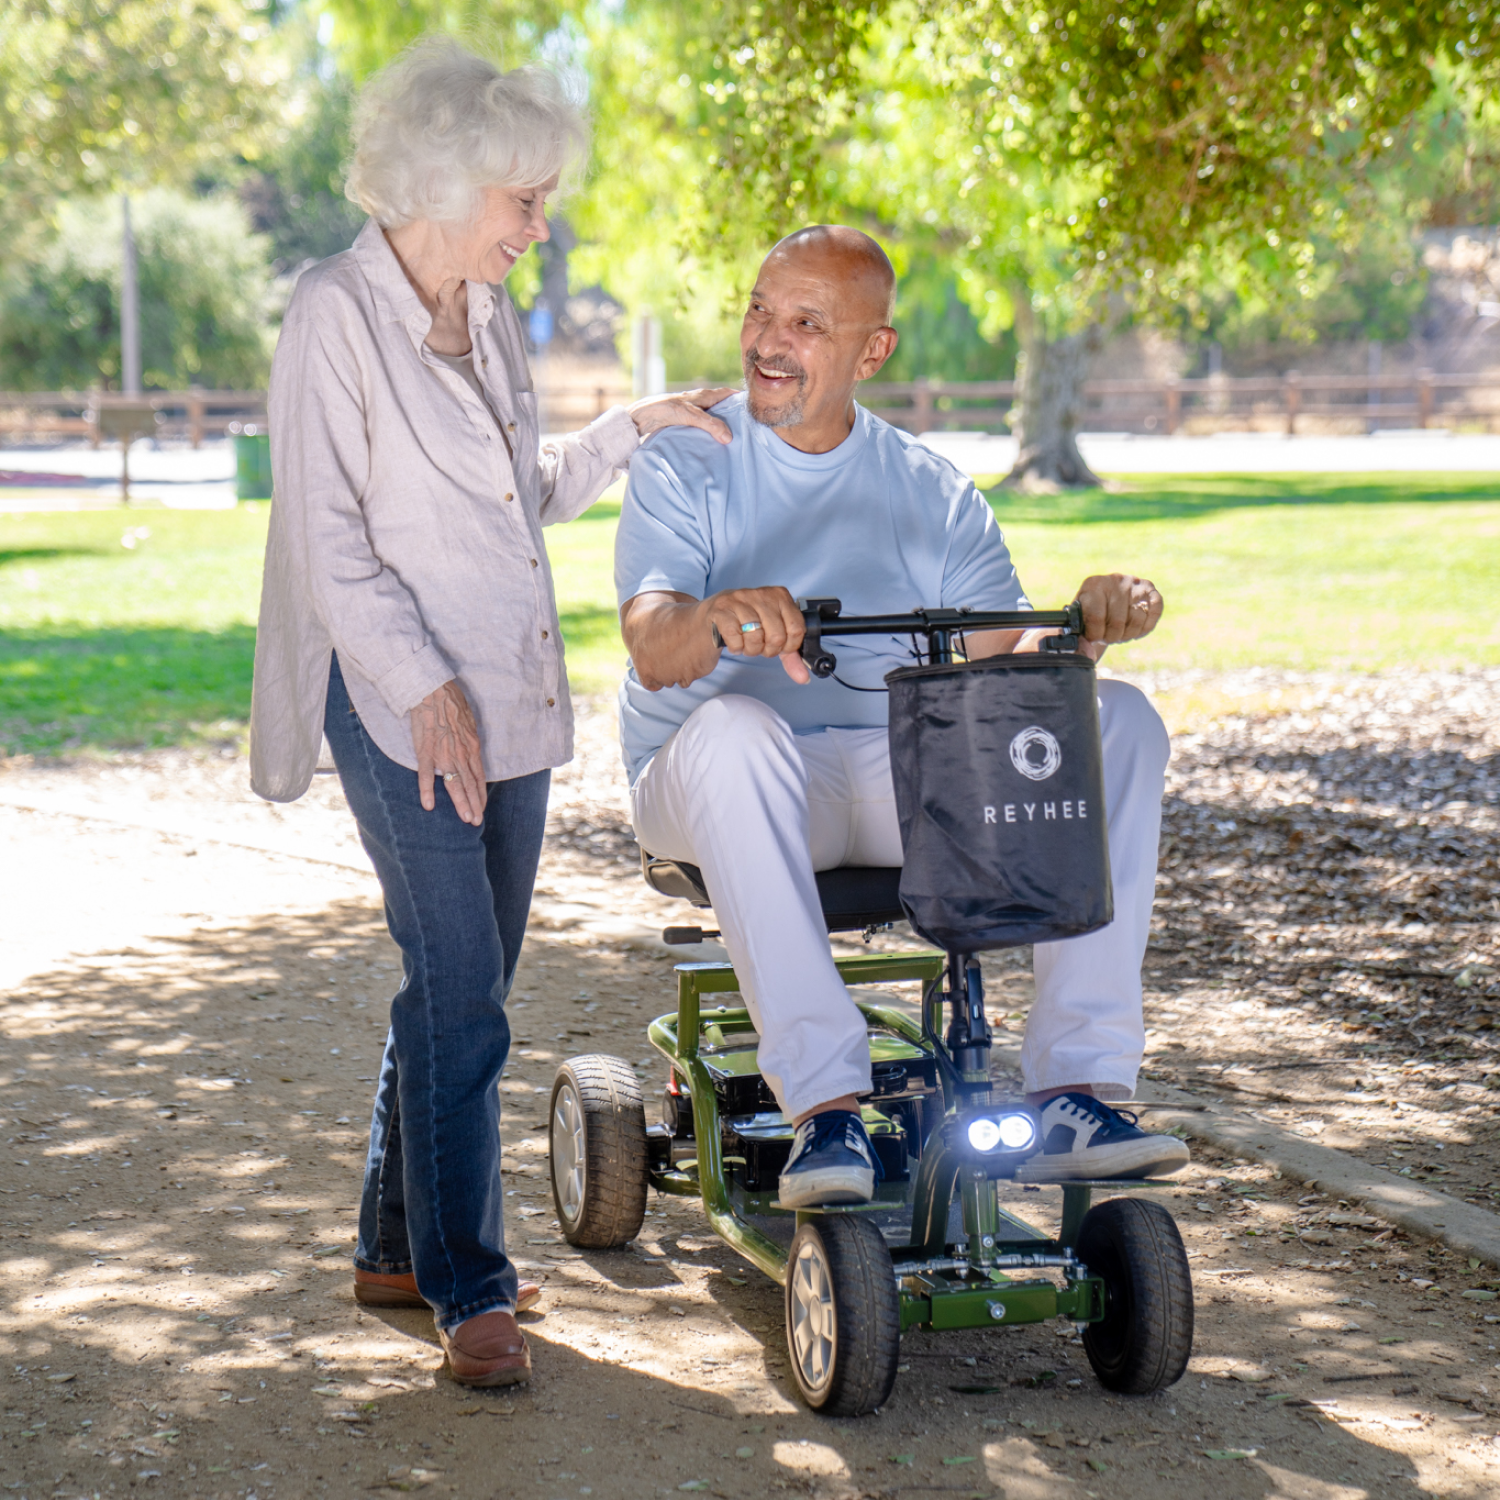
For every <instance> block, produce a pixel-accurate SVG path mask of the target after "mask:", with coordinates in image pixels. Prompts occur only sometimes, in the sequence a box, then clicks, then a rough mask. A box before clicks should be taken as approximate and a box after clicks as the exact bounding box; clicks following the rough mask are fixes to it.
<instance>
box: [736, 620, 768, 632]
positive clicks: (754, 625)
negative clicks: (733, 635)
mask: <svg viewBox="0 0 1500 1500" xmlns="http://www.w3.org/2000/svg"><path fill="white" fill-rule="evenodd" d="M763 628H764V627H763V626H762V625H761V623H760V621H759V620H746V621H745V623H744V624H743V625H741V626H740V634H741V635H749V634H750V633H751V632H752V631H755V630H761V629H763Z"/></svg>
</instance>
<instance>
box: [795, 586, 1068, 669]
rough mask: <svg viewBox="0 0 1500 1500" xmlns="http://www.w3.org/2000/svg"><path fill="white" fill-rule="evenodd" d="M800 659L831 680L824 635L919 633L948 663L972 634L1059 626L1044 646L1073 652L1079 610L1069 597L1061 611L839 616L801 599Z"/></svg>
mask: <svg viewBox="0 0 1500 1500" xmlns="http://www.w3.org/2000/svg"><path fill="white" fill-rule="evenodd" d="M798 607H799V608H800V609H801V611H802V624H803V636H802V649H801V656H802V660H803V661H805V662H806V663H807V667H808V670H809V671H810V672H811V673H812V674H813V676H814V677H831V676H832V675H833V673H834V670H835V669H836V668H837V666H838V658H837V657H836V656H834V654H833V653H832V652H831V651H829V650H828V649H827V648H826V647H825V646H824V645H823V637H824V636H825V635H925V636H926V637H927V655H928V658H929V660H932V661H951V660H952V640H953V637H954V636H955V635H964V634H967V633H968V632H970V631H975V630H1038V629H1047V628H1049V627H1060V629H1061V632H1062V633H1061V634H1060V635H1057V636H1053V637H1050V638H1049V639H1048V640H1047V641H1046V642H1044V646H1045V648H1046V649H1048V650H1052V651H1076V650H1077V649H1078V638H1079V637H1080V636H1081V635H1082V634H1083V606H1082V605H1081V604H1079V602H1078V601H1077V600H1076V599H1075V600H1074V601H1073V602H1072V603H1071V604H1070V605H1068V607H1067V608H1066V609H1052V610H1046V609H1036V610H1015V609H1013V610H983V609H916V610H913V611H912V612H911V613H910V614H904V615H845V614H844V613H843V604H842V602H841V601H840V600H838V599H801V600H799V601H798Z"/></svg>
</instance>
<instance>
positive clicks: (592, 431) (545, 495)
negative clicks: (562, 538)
mask: <svg viewBox="0 0 1500 1500" xmlns="http://www.w3.org/2000/svg"><path fill="white" fill-rule="evenodd" d="M640 443H641V439H640V434H639V433H638V432H637V431H636V426H635V422H634V421H633V420H632V419H631V416H630V413H629V412H628V411H626V410H625V408H624V407H623V406H613V407H611V408H610V409H609V410H608V411H607V412H605V413H604V414H603V415H602V416H599V417H596V418H595V419H594V420H593V421H592V422H590V423H589V425H588V426H587V427H585V428H583V429H582V430H581V431H579V432H571V433H569V434H568V435H567V436H566V437H560V438H549V439H548V440H547V442H545V443H543V444H542V452H541V463H540V467H541V493H542V498H541V505H540V508H539V513H540V516H541V521H542V525H544V526H555V525H557V524H558V522H560V521H571V520H573V518H574V517H575V516H580V515H582V514H583V512H584V511H586V510H587V509H588V508H589V506H591V505H592V504H593V503H594V501H595V500H597V499H598V498H599V496H600V494H601V493H602V492H603V491H604V489H605V488H606V487H607V486H608V485H609V483H610V481H611V480H612V479H613V478H614V477H615V475H617V474H619V473H620V472H621V471H622V470H624V469H627V468H629V467H630V460H631V457H632V456H633V455H634V453H635V450H636V449H637V448H638V447H640Z"/></svg>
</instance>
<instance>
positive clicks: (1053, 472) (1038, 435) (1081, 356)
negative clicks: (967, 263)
mask: <svg viewBox="0 0 1500 1500" xmlns="http://www.w3.org/2000/svg"><path fill="white" fill-rule="evenodd" d="M1016 303H1017V314H1018V316H1017V332H1018V333H1020V335H1021V359H1020V366H1019V369H1018V371H1017V383H1018V385H1019V386H1020V390H1019V392H1018V393H1017V396H1016V408H1015V414H1014V416H1013V418H1012V422H1011V427H1012V430H1013V431H1014V432H1015V435H1016V444H1017V450H1016V462H1015V467H1014V468H1012V469H1011V471H1010V473H1009V474H1007V475H1006V477H1005V482H1006V484H1010V485H1015V486H1017V487H1018V488H1020V489H1027V490H1040V491H1043V492H1046V491H1055V490H1059V489H1082V488H1085V487H1087V486H1089V485H1098V484H1100V483H1102V481H1101V480H1100V478H1099V476H1098V475H1097V474H1095V473H1094V472H1093V470H1092V469H1090V468H1089V466H1088V464H1086V463H1085V462H1084V459H1083V454H1081V453H1080V452H1079V451H1078V423H1079V419H1080V418H1081V417H1082V415H1083V382H1084V380H1085V378H1086V377H1087V375H1088V369H1089V363H1090V361H1091V360H1092V359H1093V357H1094V355H1095V354H1097V353H1098V351H1099V348H1100V346H1101V345H1102V344H1103V342H1104V330H1103V328H1102V327H1101V326H1100V325H1099V324H1097V323H1094V324H1091V325H1090V326H1089V327H1087V328H1085V329H1084V330H1083V331H1082V332H1081V333H1070V334H1067V335H1066V336H1065V337H1063V338H1060V339H1048V338H1046V337H1045V336H1044V335H1043V334H1042V332H1041V330H1040V329H1039V328H1038V327H1037V325H1036V319H1035V318H1034V316H1032V314H1031V309H1030V306H1029V305H1027V303H1026V301H1025V299H1024V298H1021V297H1018V298H1017V299H1016Z"/></svg>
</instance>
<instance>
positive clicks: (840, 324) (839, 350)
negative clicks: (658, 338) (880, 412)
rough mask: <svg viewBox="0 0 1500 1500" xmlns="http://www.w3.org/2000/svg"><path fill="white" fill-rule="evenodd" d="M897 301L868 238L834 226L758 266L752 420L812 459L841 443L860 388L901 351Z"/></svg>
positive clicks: (891, 278) (748, 339)
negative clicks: (894, 322)
mask: <svg viewBox="0 0 1500 1500" xmlns="http://www.w3.org/2000/svg"><path fill="white" fill-rule="evenodd" d="M895 295H896V275H895V272H894V271H892V270H891V263H890V261H888V260H887V259H886V256H885V251H884V250H882V249H881V248H880V246H879V245H877V244H876V243H875V241H874V240H872V239H871V238H870V236H869V235H867V234H861V233H860V231H859V230H857V229H848V228H845V227H843V226H842V225H837V224H816V225H813V226H812V227H811V228H808V229H799V230H798V231H797V232H796V234H789V235H788V236H787V237H786V238H785V239H784V240H782V242H781V243H780V244H779V245H777V246H776V247H775V249H773V250H772V251H771V253H770V254H769V255H768V256H767V257H766V258H765V260H764V261H763V262H762V263H761V268H760V274H759V276H757V277H756V280H755V287H754V289H753V290H752V291H751V293H750V302H749V306H748V307H747V308H746V309H745V321H744V323H743V325H742V326H741V328H740V354H741V356H742V357H743V360H744V365H745V396H746V409H747V410H748V411H749V413H750V415H751V416H752V417H753V418H754V419H755V420H756V421H757V422H760V423H762V424H763V425H765V426H767V427H774V428H775V429H776V430H777V432H779V433H780V434H781V436H782V437H783V438H784V439H785V440H786V441H787V442H788V443H790V444H791V445H792V446H793V447H794V448H801V449H802V450H803V451H804V452H807V453H826V452H828V450H829V449H831V448H834V447H836V446H837V445H838V444H839V443H841V442H843V440H844V438H845V437H847V436H848V434H849V429H850V427H851V425H852V424H853V422H854V388H855V387H856V386H857V385H858V384H859V382H860V381H861V380H868V379H869V378H870V377H871V376H872V375H874V374H875V373H876V372H877V371H878V370H879V369H880V367H881V366H882V365H883V364H884V363H885V362H886V360H887V359H889V358H890V355H891V351H892V350H893V349H894V348H895V347H896V330H895V329H894V328H892V327H890V326H889V325H890V318H891V303H892V301H893V300H894V299H895Z"/></svg>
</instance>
